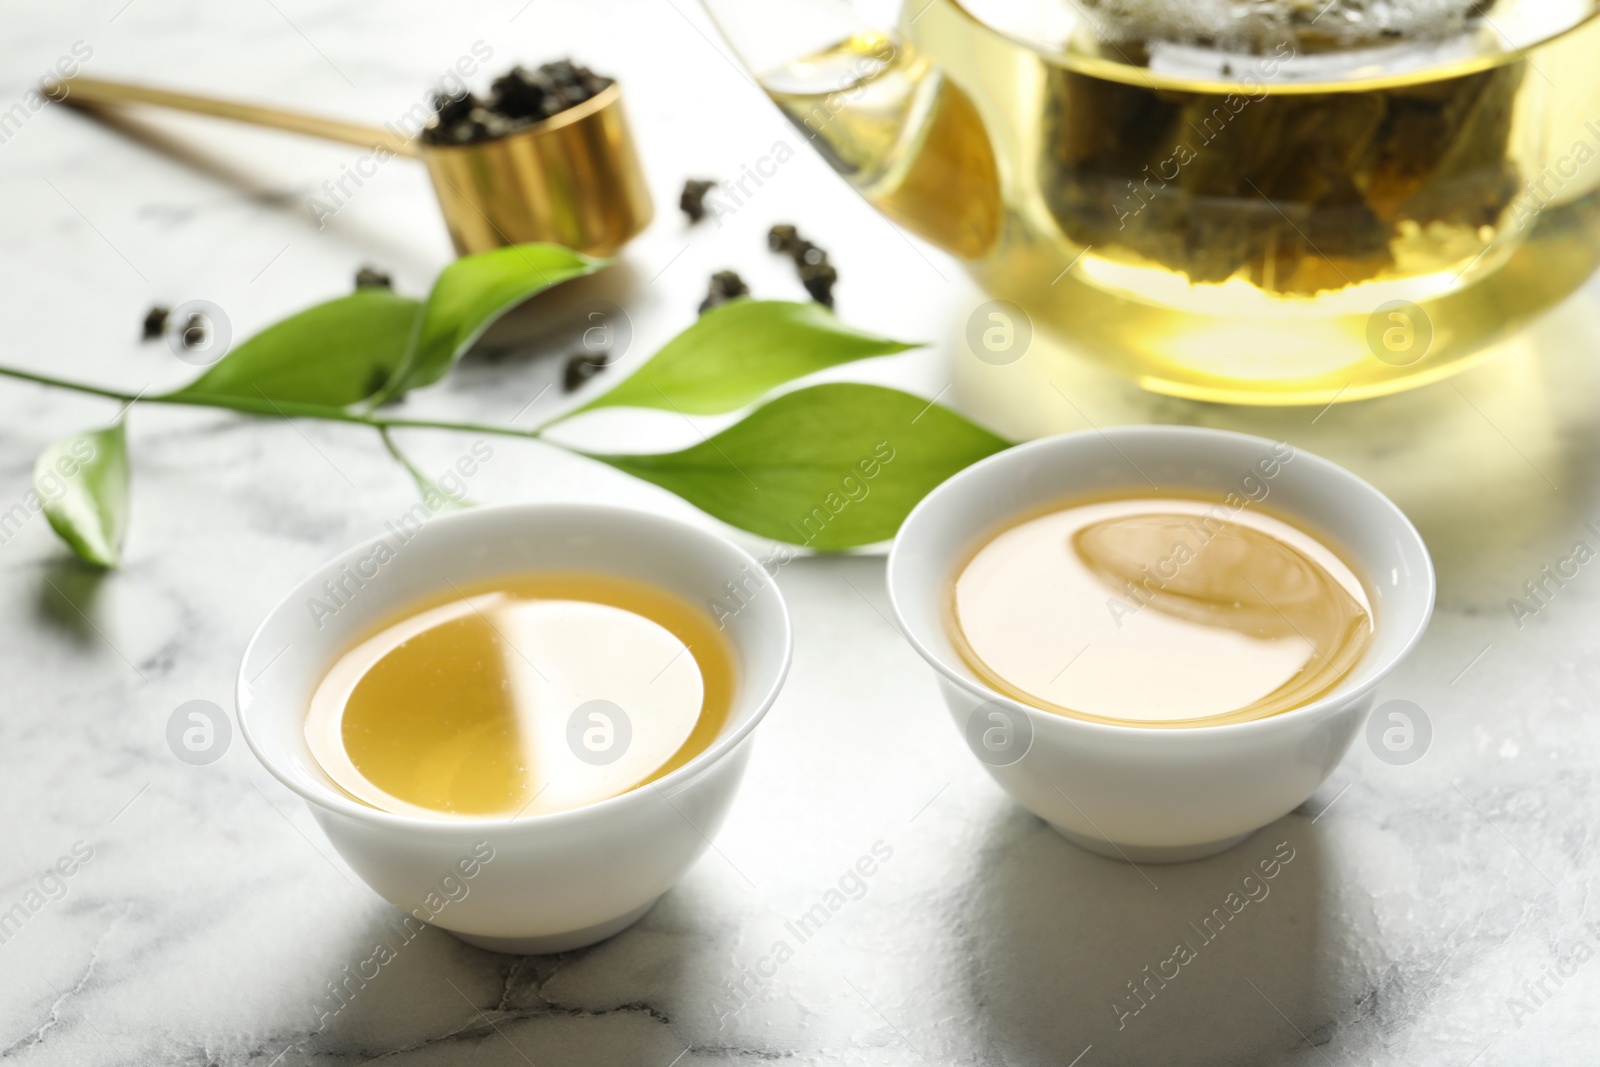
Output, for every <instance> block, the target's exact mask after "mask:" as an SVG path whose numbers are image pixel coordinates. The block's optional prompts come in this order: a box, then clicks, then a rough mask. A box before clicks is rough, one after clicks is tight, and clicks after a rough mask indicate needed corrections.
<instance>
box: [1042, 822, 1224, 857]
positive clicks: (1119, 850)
mask: <svg viewBox="0 0 1600 1067" xmlns="http://www.w3.org/2000/svg"><path fill="white" fill-rule="evenodd" d="M1050 828H1051V829H1052V830H1054V831H1055V832H1056V833H1058V834H1060V835H1061V836H1062V837H1064V838H1066V839H1067V840H1068V841H1071V842H1072V843H1073V844H1074V845H1077V846H1078V847H1079V848H1083V849H1088V850H1089V851H1090V852H1093V853H1094V854H1095V855H1097V856H1105V857H1106V858H1107V859H1114V860H1126V861H1127V862H1129V863H1187V862H1189V861H1190V860H1201V859H1205V858H1206V857H1207V856H1215V855H1216V854H1217V853H1219V852H1226V851H1228V849H1230V848H1232V847H1233V846H1234V845H1237V844H1238V843H1239V842H1241V841H1243V840H1244V839H1245V838H1247V837H1249V836H1250V834H1240V835H1239V836H1238V837H1229V838H1225V839H1224V840H1221V841H1207V842H1205V843H1204V844H1200V845H1118V844H1114V843H1112V842H1110V841H1106V840H1104V839H1103V838H1099V837H1088V836H1086V835H1084V834H1080V833H1077V832H1075V831H1073V830H1068V829H1065V828H1064V827H1060V826H1057V825H1056V824H1055V823H1051V824H1050Z"/></svg>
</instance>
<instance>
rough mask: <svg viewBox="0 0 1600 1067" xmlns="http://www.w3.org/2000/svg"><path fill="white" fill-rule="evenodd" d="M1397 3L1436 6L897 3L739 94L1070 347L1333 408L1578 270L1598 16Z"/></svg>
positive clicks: (1583, 11)
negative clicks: (769, 102)
mask: <svg viewBox="0 0 1600 1067" xmlns="http://www.w3.org/2000/svg"><path fill="white" fill-rule="evenodd" d="M1409 6H1410V7H1413V8H1419V9H1423V10H1424V14H1426V13H1427V11H1430V10H1432V9H1435V8H1436V9H1438V10H1437V12H1435V14H1437V16H1438V17H1433V18H1425V19H1421V20H1419V21H1417V22H1416V23H1415V24H1412V25H1405V24H1398V25H1389V24H1387V23H1383V22H1382V21H1381V18H1380V15H1381V13H1382V12H1385V11H1388V12H1393V11H1398V10H1403V9H1405V8H1406V7H1407V5H1375V4H1358V3H1356V2H1354V0H1334V2H1333V3H1331V4H1330V3H1316V4H1296V3H1294V2H1292V0H1271V2H1263V3H1258V4H1253V5H1244V4H1238V3H1229V2H1228V0H1194V3H1192V4H1178V3H1165V4H1161V3H1149V2H1145V3H1141V2H1134V0H1127V2H1122V3H1117V4H1112V3H1093V2H1084V3H1080V2H1078V0H971V2H969V3H965V4H963V3H961V2H958V0H916V2H915V3H911V4H908V5H907V6H906V8H905V9H904V14H903V16H902V20H903V21H902V25H901V27H900V36H899V37H896V38H888V37H884V36H883V35H875V34H871V33H862V34H860V35H857V36H856V37H853V38H850V39H848V40H844V41H841V42H840V43H839V44H838V45H836V46H835V47H834V48H832V49H828V50H825V51H824V52H822V53H819V54H817V55H815V56H811V57H808V58H806V59H804V60H801V61H799V62H796V63H792V64H790V65H788V66H787V67H785V68H783V69H782V70H778V71H772V72H768V73H767V74H766V76H765V77H764V78H763V79H762V83H763V85H764V87H765V88H766V89H767V91H768V93H769V95H771V96H772V97H773V99H774V100H775V101H776V102H777V103H778V104H779V106H780V107H781V108H782V109H783V110H784V111H785V112H786V113H787V114H788V115H789V116H790V118H791V119H792V120H793V121H794V122H796V123H797V124H798V125H800V126H802V127H804V128H805V131H806V133H807V135H808V137H810V138H811V140H812V143H815V144H820V145H821V146H822V148H823V152H824V155H826V156H828V158H829V159H830V162H832V163H833V165H834V166H835V167H836V168H837V169H838V170H839V171H840V172H841V173H842V174H844V175H845V176H846V177H847V178H848V179H849V180H850V181H851V182H852V183H853V184H854V185H855V186H856V188H857V189H859V190H860V191H861V192H862V193H863V194H864V195H865V196H866V197H867V198H868V199H869V200H871V201H872V202H873V203H874V204H876V205H877V206H879V207H880V208H881V209H882V210H883V211H884V213H885V214H887V215H889V216H890V217H891V218H892V219H895V220H896V221H898V222H900V223H901V224H902V225H904V226H906V227H907V228H908V229H910V230H911V231H913V232H915V233H918V234H920V235H921V236H924V237H926V238H928V239H929V240H931V241H933V242H934V243H936V244H939V245H941V246H942V247H944V248H946V249H947V250H949V251H951V252H953V253H955V254H957V255H959V256H961V257H963V258H964V259H966V260H967V261H968V264H969V266H970V269H971V270H972V271H973V273H974V274H975V275H976V276H977V278H978V279H979V280H980V281H981V282H982V284H983V285H984V286H985V288H987V289H988V290H990V291H991V292H992V293H993V294H995V295H997V296H1000V297H1004V298H1007V299H1011V300H1013V301H1015V302H1016V303H1018V304H1020V305H1021V306H1022V307H1024V308H1025V309H1026V310H1027V311H1028V312H1029V313H1030V315H1031V316H1032V318H1033V319H1034V320H1035V322H1036V323H1041V324H1045V325H1047V326H1049V325H1053V326H1054V327H1055V328H1056V330H1057V332H1058V333H1059V334H1060V335H1062V336H1064V337H1066V338H1067V339H1069V341H1070V344H1071V346H1072V348H1073V350H1074V351H1077V352H1080V353H1082V354H1085V355H1087V356H1089V357H1091V358H1094V359H1098V360H1100V361H1102V362H1106V363H1109V364H1111V365H1113V366H1115V367H1116V368H1117V369H1119V370H1120V371H1122V372H1123V373H1126V374H1130V375H1132V376H1134V377H1135V378H1136V379H1137V380H1139V381H1140V383H1141V384H1143V385H1144V386H1145V387H1147V388H1150V389H1153V390H1156V391H1159V392H1165V393H1169V394H1174V395H1179V396H1187V397H1193V398H1197V399H1206V400H1215V401H1226V402H1237V403H1266V404H1279V403H1323V402H1327V401H1330V400H1333V399H1335V398H1337V399H1340V400H1353V399H1357V398H1360V397H1368V396H1376V395H1382V394H1384V393H1389V392H1393V391H1395V390H1397V389H1401V388H1406V387H1409V386H1412V385H1416V384H1420V383H1422V382H1425V381H1429V380H1434V379H1437V378H1440V377H1443V376H1445V375H1447V374H1450V373H1453V372H1454V371H1457V370H1460V369H1462V367H1463V366H1465V364H1466V362H1467V361H1468V360H1469V359H1470V358H1471V357H1472V356H1473V355H1474V354H1475V353H1477V352H1479V351H1480V350H1482V349H1483V347H1484V346H1485V345H1486V344H1487V343H1488V342H1489V341H1491V340H1493V339H1494V338H1496V337H1497V336H1498V335H1500V334H1502V333H1504V332H1505V331H1507V330H1508V329H1510V328H1512V327H1514V326H1516V325H1517V324H1519V323H1521V322H1524V321H1526V320H1527V319H1529V318H1530V317H1531V316H1533V315H1535V314H1536V313H1538V312H1540V311H1542V310H1544V309H1546V308H1548V307H1550V306H1551V305H1552V304H1554V303H1555V302H1556V301H1558V300H1560V299H1561V298H1563V297H1565V296H1566V295H1568V294H1569V293H1571V292H1572V291H1573V290H1574V289H1575V288H1576V287H1577V286H1578V285H1579V284H1580V283H1581V282H1582V281H1583V280H1584V279H1585V278H1587V277H1588V276H1589V275H1590V274H1591V273H1592V272H1593V270H1594V269H1595V267H1596V265H1597V263H1600V194H1597V189H1600V159H1597V157H1600V121H1597V120H1600V66H1597V60H1600V22H1597V21H1596V20H1594V18H1593V17H1592V16H1593V13H1594V7H1593V4H1592V3H1591V2H1590V0H1582V2H1579V3H1574V4H1565V5H1562V4H1555V3H1549V2H1546V0H1500V2H1499V3H1491V4H1487V5H1485V4H1471V3H1465V2H1462V0H1420V2H1419V3H1417V4H1412V5H1409ZM1479 9H1483V10H1486V11H1487V12H1488V13H1489V17H1488V18H1479V17H1478V16H1477V15H1476V14H1474V13H1475V12H1476V11H1478V10H1479ZM1269 10H1271V11H1277V12H1279V13H1280V14H1281V15H1283V19H1281V20H1280V23H1272V22H1270V21H1260V20H1258V21H1257V22H1252V18H1254V16H1253V15H1251V12H1262V11H1269ZM1319 10H1320V11H1321V12H1322V14H1321V15H1320V16H1318V14H1317V13H1318V11H1319ZM1141 11H1143V12H1145V14H1144V15H1140V12H1141ZM1130 12H1131V13H1132V14H1130ZM1241 12H1243V13H1244V17H1241ZM1371 12H1378V13H1380V15H1374V14H1370V13H1371ZM1447 16H1454V17H1447ZM1363 19H1365V20H1366V21H1365V22H1363V21H1362V20H1363ZM1238 26H1243V27H1245V28H1246V30H1245V31H1238V30H1236V31H1235V37H1236V38H1238V39H1231V40H1230V39H1224V40H1218V39H1216V37H1217V34H1216V33H1215V32H1214V31H1215V29H1216V27H1224V28H1226V27H1238ZM1252 28H1253V29H1254V31H1255V32H1254V33H1253V35H1252V33H1250V32H1247V31H1249V30H1250V29H1252ZM1508 41H1510V42H1512V43H1507V42H1508ZM1397 44H1398V45H1399V46H1400V47H1396V45H1397ZM1591 160H1595V161H1594V162H1591ZM1069 268H1070V269H1069ZM1400 302H1403V303H1400ZM1408 305H1409V306H1408ZM1397 313H1398V314H1400V315H1401V316H1402V317H1401V318H1395V317H1394V316H1395V314H1397Z"/></svg>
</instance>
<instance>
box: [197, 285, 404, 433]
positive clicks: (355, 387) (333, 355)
mask: <svg viewBox="0 0 1600 1067" xmlns="http://www.w3.org/2000/svg"><path fill="white" fill-rule="evenodd" d="M421 309H422V304H421V303H420V302H419V301H416V300H410V299H408V298H406V297H403V296H397V295H395V293H394V292H392V291H391V290H389V289H387V288H384V287H382V286H367V287H364V288H361V289H357V290H356V291H355V292H353V293H351V294H350V295H349V296H342V297H340V298H339V299H337V300H330V301H328V302H327V303H325V304H318V305H317V306H316V307H312V308H307V309H306V310H305V311H302V312H300V313H299V314H297V315H291V316H290V317H289V318H287V319H284V320H283V321H282V322H279V323H275V324H274V325H272V326H268V327H267V328H266V329H265V330H262V331H261V332H260V333H258V334H256V335H255V336H254V337H252V338H250V339H249V340H248V341H245V342H244V343H243V344H241V345H240V346H239V347H237V348H235V349H234V350H233V351H232V352H229V353H228V354H227V355H226V356H224V357H223V358H222V359H221V360H220V361H219V362H218V363H217V364H216V365H215V366H213V367H211V369H209V370H207V371H206V372H205V373H204V374H202V375H201V376H200V377H199V378H197V379H196V380H195V381H193V382H191V383H190V384H189V385H187V386H185V387H184V388H182V389H180V390H178V391H177V392H176V393H174V394H172V395H174V396H183V397H213V396H229V397H249V398H250V399H251V400H260V399H261V398H262V397H263V396H265V397H266V398H267V399H269V400H276V401H285V400H289V401H295V402H298V403H304V404H327V405H330V406H334V407H344V406H345V405H347V404H354V403H355V402H356V401H358V400H364V399H366V398H367V397H369V396H371V395H372V394H373V393H375V392H377V391H378V389H379V388H381V387H382V386H383V384H384V382H386V381H388V380H389V378H390V376H391V375H392V374H393V373H394V370H395V368H396V367H398V366H399V365H400V361H401V360H402V359H404V358H405V354H406V349H407V348H408V347H409V345H410V343H411V335H412V333H413V331H414V329H415V326H416V321H417V316H418V314H419V312H420V311H421Z"/></svg>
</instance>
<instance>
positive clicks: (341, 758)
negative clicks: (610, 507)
mask: <svg viewBox="0 0 1600 1067" xmlns="http://www.w3.org/2000/svg"><path fill="white" fill-rule="evenodd" d="M734 686H735V677H734V662H733V653H732V650H731V648H730V647H729V645H728V643H727V641H726V639H725V638H724V637H723V636H722V634H721V633H720V632H719V631H718V629H717V626H716V624H715V622H714V621H713V620H712V619H711V617H710V616H709V615H707V614H706V613H705V612H703V611H701V610H700V609H699V608H698V607H696V606H695V605H693V604H691V603H689V602H688V601H686V600H684V599H682V598H681V597H678V596H676V595H675V594H672V593H669V592H667V591H666V590H663V589H658V588H656V587H654V586H651V585H647V584H644V583H641V582H635V581H631V580H628V579H623V578H618V577H614V576H610V575H602V574H585V573H544V574H523V575H513V576H508V577H505V578H500V579H496V580H493V581H486V582H481V583H476V584H472V585H462V586H460V587H459V588H454V587H453V588H450V589H448V590H446V591H445V592H443V593H441V594H439V595H438V596H435V597H433V598H430V599H428V600H426V601H423V602H420V603H418V604H414V605H411V606H410V607H408V608H407V609H405V610H404V611H402V612H400V613H398V614H397V615H396V616H395V617H394V618H392V619H389V620H387V621H386V622H385V623H384V624H383V625H381V626H379V627H378V628H376V629H375V630H374V631H373V632H372V633H371V634H369V635H368V636H367V637H366V638H364V639H363V640H361V641H360V642H358V643H357V644H356V645H355V646H354V647H353V648H351V649H349V650H348V651H347V652H346V653H345V654H344V655H343V656H341V657H340V658H339V660H338V661H337V662H336V663H335V664H334V665H333V667H332V669H331V670H330V671H329V672H328V674H327V676H326V677H325V678H324V679H323V681H322V683H321V684H320V685H319V686H318V688H317V691H316V693H315V694H314V696H313V697H312V701H311V708H310V713H309V715H308V716H307V719H306V727H305V732H306V740H307V742H308V744H309V745H310V748H311V751H312V754H313V755H314V756H315V757H316V759H317V762H318V763H319V764H320V765H321V766H322V768H323V770H324V771H325V772H327V774H328V776H329V777H330V778H331V779H332V780H333V781H334V783H335V784H337V785H338V786H339V787H340V788H341V789H343V790H344V791H345V792H346V793H348V794H349V795H350V796H352V797H353V798H355V799H356V800H359V801H361V802H363V803H366V804H370V805H371V806H373V807H376V808H380V809H382V810H385V811H392V812H397V813H400V814H408V815H416V816H420V817H425V818H448V817H452V816H475V817H495V818H514V817H517V816H525V815H537V814H543V813H547V812H554V811H562V810H566V809H568V808H574V807H578V806H581V805H584V804H591V803H594V802H596V801H600V800H605V799H607V798H608V797H613V796H616V795H618V794H620V793H625V792H627V791H629V790H631V789H636V788H638V787H640V786H642V785H646V784H648V783H649V782H652V781H654V780H655V779H657V778H659V777H661V776H662V775H664V774H667V773H669V772H670V771H672V770H674V769H676V768H678V767H680V766H682V765H683V764H685V763H687V762H688V761H689V760H690V759H693V758H694V757H695V756H696V755H698V754H699V753H700V752H703V751H704V750H705V749H706V748H707V747H709V746H710V745H711V743H712V742H713V741H714V740H715V739H716V738H717V736H718V735H719V734H720V733H721V731H722V728H723V727H724V725H725V724H726V722H727V719H728V715H729V711H730V708H731V706H732V701H733V693H734Z"/></svg>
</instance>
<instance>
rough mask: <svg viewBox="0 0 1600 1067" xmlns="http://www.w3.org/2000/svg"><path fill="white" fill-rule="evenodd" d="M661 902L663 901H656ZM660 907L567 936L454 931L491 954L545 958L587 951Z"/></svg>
mask: <svg viewBox="0 0 1600 1067" xmlns="http://www.w3.org/2000/svg"><path fill="white" fill-rule="evenodd" d="M656 899H657V900H659V899H660V898H659V897H658V898H656ZM655 906H656V902H655V901H654V900H652V901H650V902H649V903H648V904H646V905H645V906H644V907H642V908H638V909H636V910H634V911H630V912H628V914H626V915H623V916H621V917H620V918H616V919H611V920H609V921H607V922H603V923H597V924H596V925H594V926H586V927H584V928H583V929H582V930H569V931H567V932H566V933H564V934H540V935H539V936H537V937H487V936H484V935H482V934H464V933H461V932H460V931H459V930H451V931H449V933H450V934H451V936H453V937H455V938H458V939H459V940H462V941H465V942H466V943H467V944H469V945H473V946H475V947H477V948H484V949H488V950H489V951H490V952H503V953H505V954H506V955H508V956H544V955H548V954H549V953H552V952H569V951H571V950H572V949H575V948H584V947H586V946H588V945H592V944H594V943H595V942H597V941H604V940H605V939H606V938H608V937H613V936H615V935H617V934H620V933H622V931H624V930H626V929H627V928H628V927H630V926H632V925H633V924H634V923H636V922H638V921H639V920H640V919H642V918H644V913H645V912H647V911H649V910H650V909H651V908H653V907H655Z"/></svg>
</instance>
